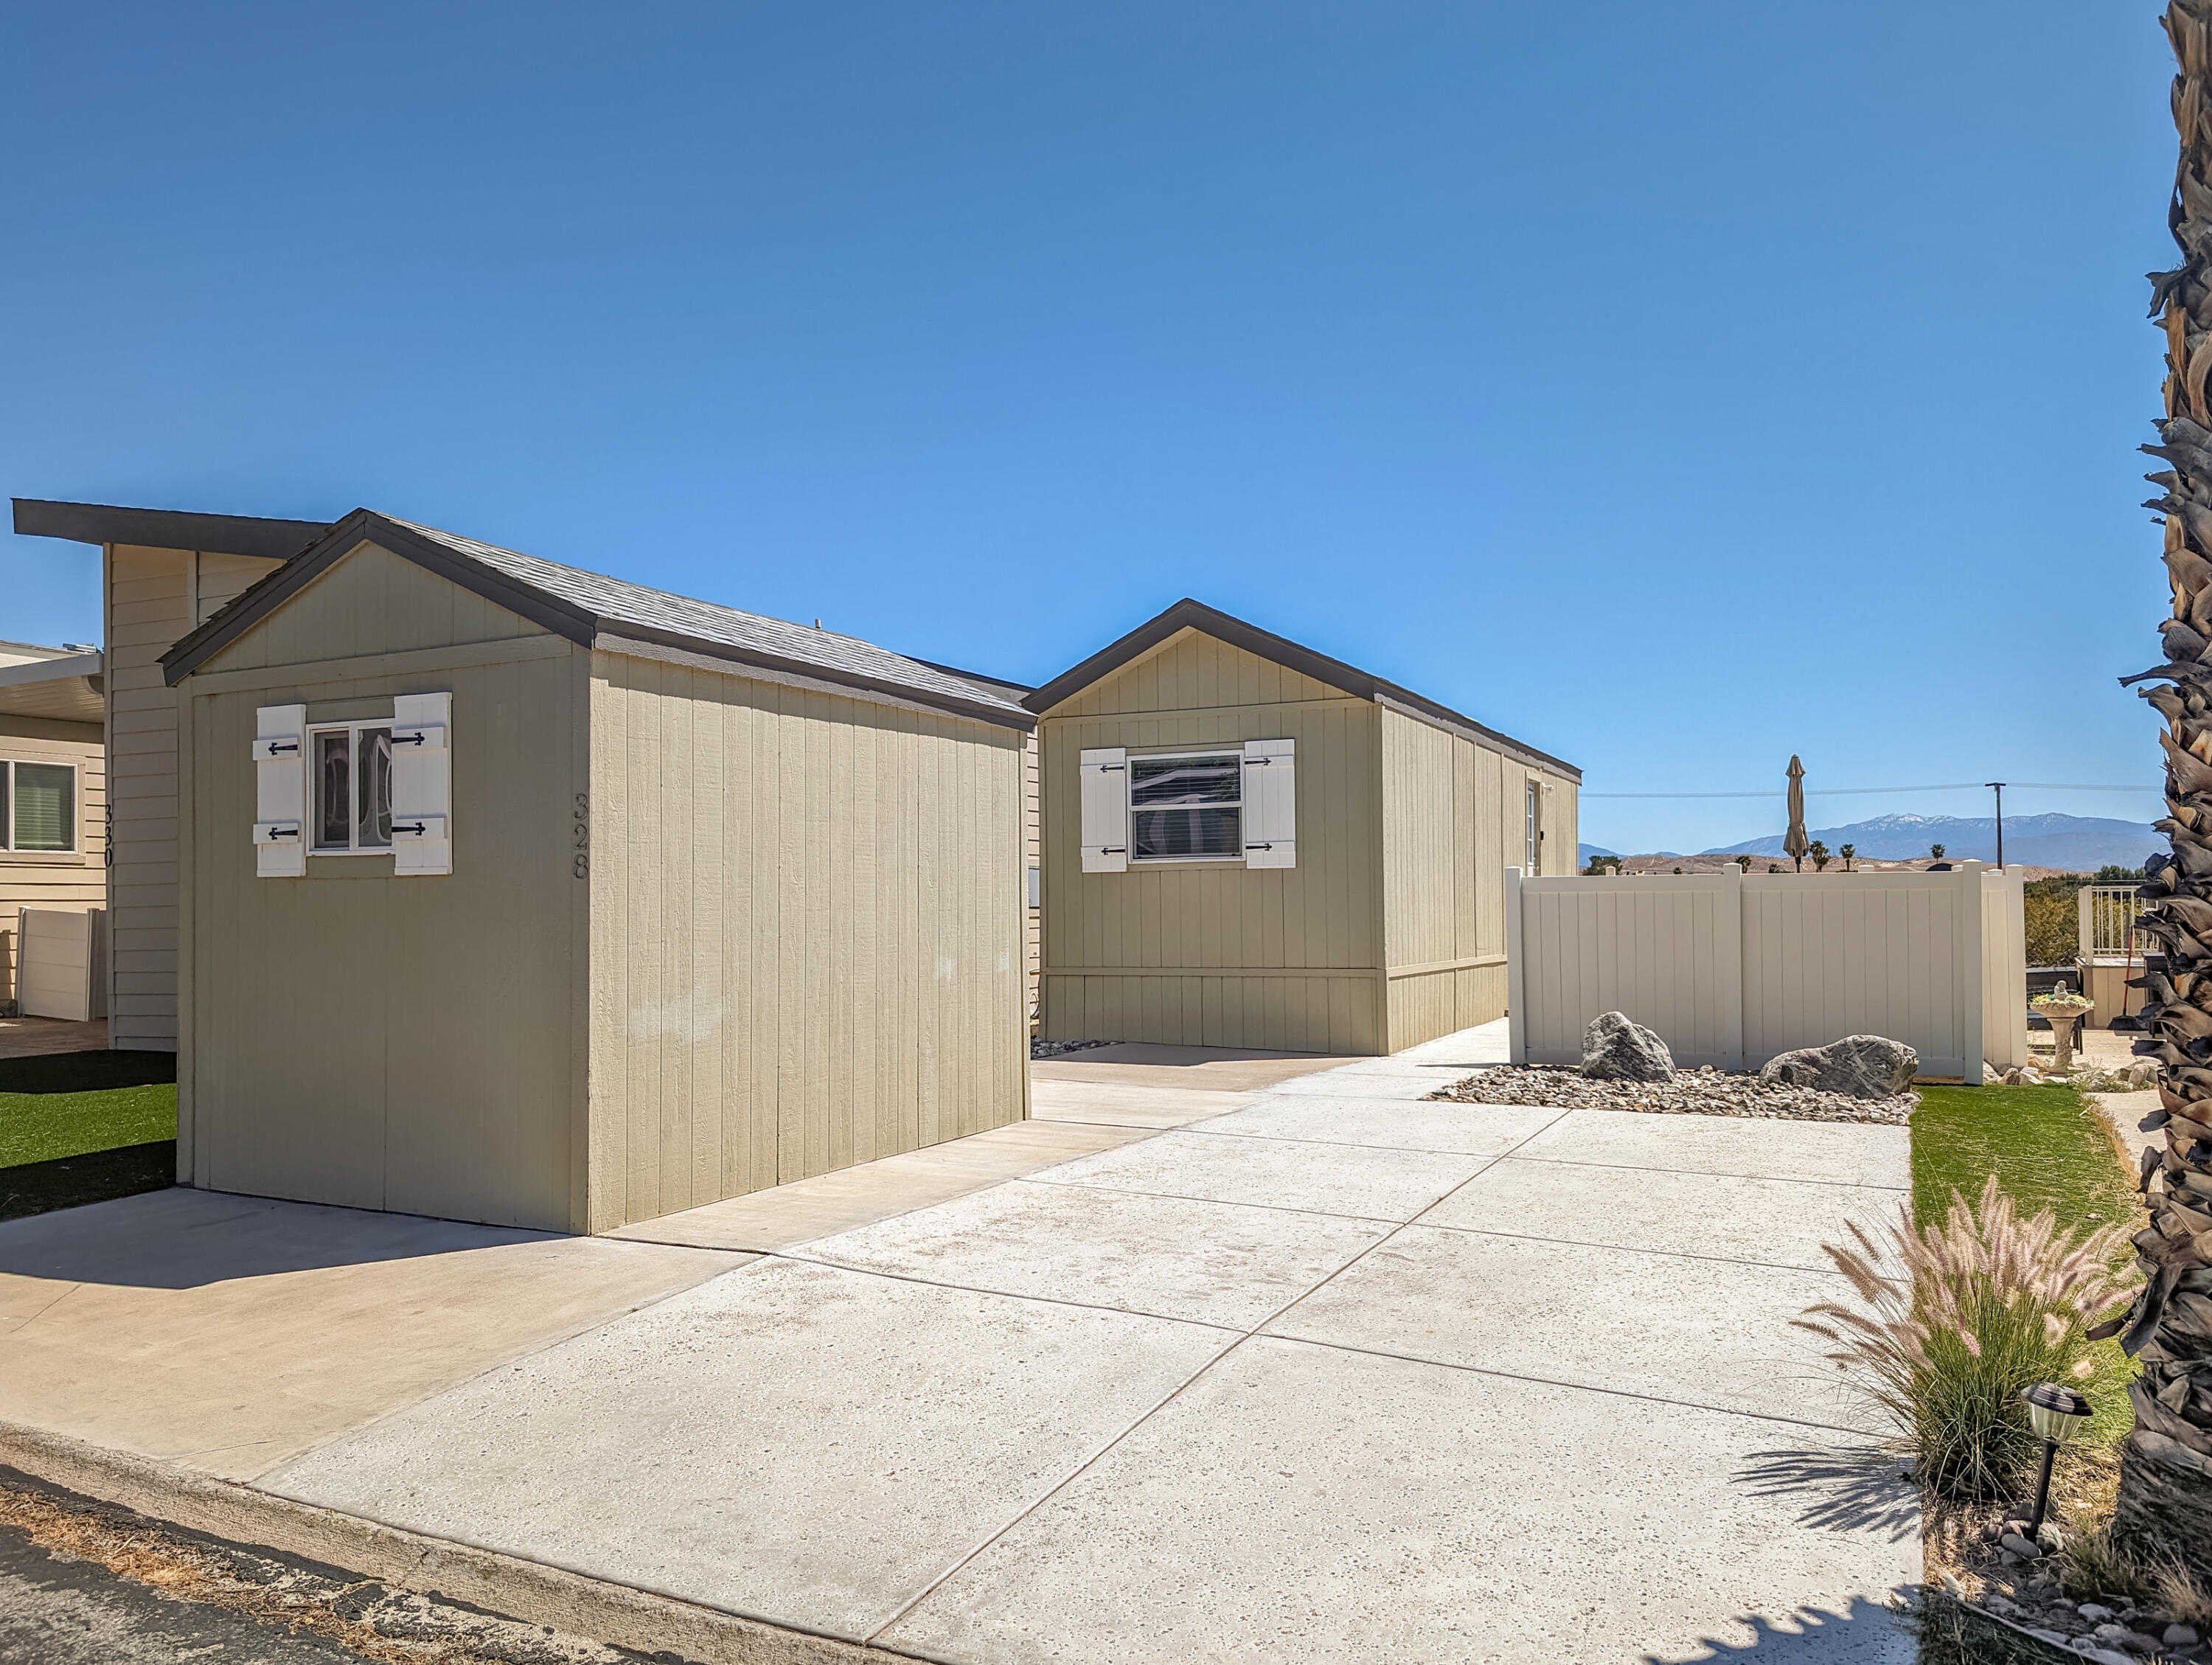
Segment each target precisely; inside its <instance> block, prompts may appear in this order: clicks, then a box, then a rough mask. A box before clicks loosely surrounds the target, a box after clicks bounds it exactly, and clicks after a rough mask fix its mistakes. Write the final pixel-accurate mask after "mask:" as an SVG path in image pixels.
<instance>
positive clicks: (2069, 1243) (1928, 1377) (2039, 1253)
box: [1795, 1175, 2132, 1500]
mask: <svg viewBox="0 0 2212 1665" xmlns="http://www.w3.org/2000/svg"><path fill="white" fill-rule="evenodd" d="M1850 1234H1851V1237H1852V1239H1853V1241H1852V1243H1850V1244H1848V1245H1838V1244H1835V1243H1824V1244H1822V1245H1821V1247H1822V1249H1824V1250H1825V1251H1826V1254H1827V1255H1828V1258H1829V1259H1830V1260H1832V1261H1834V1262H1835V1265H1836V1269H1837V1270H1838V1271H1839V1272H1841V1273H1843V1274H1844V1277H1845V1278H1846V1279H1849V1280H1850V1285H1851V1287H1852V1289H1853V1290H1854V1291H1856V1292H1857V1296H1858V1304H1857V1306H1856V1307H1853V1306H1846V1305H1844V1304H1842V1303H1837V1302H1822V1303H1820V1304H1819V1305H1818V1306H1814V1307H1810V1308H1808V1309H1807V1310H1806V1312H1805V1314H1804V1316H1802V1317H1801V1318H1799V1319H1797V1320H1796V1321H1795V1322H1796V1324H1797V1325H1798V1327H1799V1328H1802V1329H1806V1330H1809V1331H1810V1332H1812V1333H1813V1334H1814V1335H1817V1336H1819V1337H1820V1338H1821V1339H1822V1340H1825V1341H1826V1342H1828V1343H1830V1344H1831V1347H1832V1351H1831V1352H1829V1353H1828V1355H1827V1356H1828V1358H1830V1359H1832V1361H1833V1362H1834V1363H1835V1364H1836V1367H1837V1369H1838V1370H1840V1371H1842V1372H1843V1373H1844V1376H1845V1377H1846V1379H1847V1380H1849V1381H1850V1382H1851V1383H1852V1384H1853V1385H1854V1386H1855V1387H1857V1389H1859V1390H1860V1391H1861V1392H1863V1393H1864V1394H1865V1395H1867V1397H1868V1398H1869V1399H1870V1400H1871V1401H1873V1402H1874V1403H1875V1404H1876V1405H1877V1406H1879V1407H1881V1410H1882V1412H1883V1413H1885V1415H1887V1418H1888V1419H1890V1420H1891V1421H1892V1422H1893V1424H1894V1425H1896V1427H1897V1430H1898V1431H1899V1434H1900V1435H1901V1436H1902V1437H1903V1438H1904V1440H1905V1442H1906V1443H1908V1444H1909V1445H1910V1446H1911V1449H1913V1450H1914V1451H1915V1452H1916V1453H1917V1459H1918V1465H1919V1472H1920V1475H1921V1478H1922V1480H1923V1481H1924V1482H1925V1484H1926V1485H1928V1486H1929V1487H1930V1488H1931V1489H1932V1490H1934V1491H1935V1492H1936V1494H1937V1495H1939V1496H1942V1497H1945V1498H1957V1499H1960V1500H1967V1499H1983V1500H1990V1499H1999V1498H2012V1497H2015V1496H2017V1495H2018V1494H2019V1492H2020V1490H2021V1486H2023V1485H2024V1484H2025V1483H2026V1482H2027V1480H2029V1479H2031V1478H2032V1476H2033V1466H2034V1463H2035V1461H2036V1459H2037V1457H2038V1455H2039V1451H2040V1447H2039V1443H2038V1442H2037V1440H2036V1438H2035V1436H2034V1434H2033V1431H2031V1430H2030V1429H2029V1427H2028V1423H2027V1407H2025V1406H2024V1405H2023V1404H2022V1403H2021V1398H2020V1392H2021V1389H2023V1388H2026V1387H2028V1386H2030V1385H2031V1384H2033V1383H2034V1382H2089V1381H2090V1380H2091V1379H2092V1378H2093V1377H2094V1376H2095V1375H2096V1373H2097V1364H2096V1360H2095V1358H2094V1355H2093V1351H2092V1346H2091V1343H2090V1342H2089V1340H2088V1339H2087V1337H2086V1336H2085V1335H2084V1334H2083V1333H2082V1332H2083V1329H2084V1327H2085V1326H2086V1325H2087V1323H2088V1322H2090V1321H2092V1320H2093V1319H2094V1318H2095V1317H2096V1316H2097V1315H2098V1314H2100V1313H2101V1312H2103V1311H2104V1310H2106V1309H2108V1308H2110V1307H2111V1306H2112V1305H2113V1304H2114V1303H2116V1302H2117V1301H2118V1300H2119V1298H2120V1297H2122V1296H2123V1295H2125V1294H2127V1293H2128V1292H2129V1291H2130V1289H2131V1287H2132V1274H2127V1273H2122V1272H2121V1271H2119V1270H2118V1269H2116V1267H2115V1262H2116V1261H2117V1260H2118V1256H2119V1253H2120V1250H2121V1249H2122V1248H2123V1246H2124V1243H2125V1241H2126V1232H2125V1228H2124V1227H2123V1226H2119V1225H2107V1226H2105V1227H2102V1228H2100V1229H2095V1230H2087V1231H2061V1230H2060V1229H2059V1226H2058V1218H2057V1214H2056V1212H2053V1211H2052V1210H2050V1209H2045V1210H2044V1211H2043V1212H2040V1213H2038V1214H2036V1215H2033V1217H2031V1218H2026V1219H2023V1218H2021V1216H2020V1212H2019V1210H2018V1209H2017V1208H2016V1207H2015V1205H2014V1203H2013V1200H2012V1199H2011V1198H2010V1197H2009V1196H2008V1195H2006V1194H2005V1193H2004V1191H2003V1190H2002V1188H2000V1187H1999V1186H1998V1184H1997V1181H1996V1176H1995V1175H1991V1176H1990V1178H1989V1180H1988V1182H1986V1183H1985V1184H1984V1186H1983V1188H1982V1194H1981V1200H1979V1201H1978V1202H1977V1203H1973V1204H1969V1203H1968V1202H1967V1201H1966V1199H1965V1198H1964V1197H1963V1196H1960V1194H1958V1193H1956V1192H1954V1193H1953V1194H1952V1198H1951V1207H1950V1212H1949V1214H1948V1217H1947V1218H1945V1220H1944V1222H1943V1224H1942V1225H1940V1226H1937V1225H1929V1226H1927V1227H1924V1228H1922V1227H1918V1226H1917V1225H1916V1224H1915V1223H1914V1220H1913V1217H1912V1210H1911V1206H1910V1205H1909V1204H1907V1205H1905V1206H1902V1207H1900V1209H1899V1217H1898V1219H1897V1221H1896V1223H1895V1224H1893V1225H1891V1226H1889V1227H1887V1229H1886V1230H1884V1231H1882V1232H1881V1236H1880V1238H1879V1240H1877V1238H1876V1237H1874V1236H1870V1235H1869V1233H1868V1232H1867V1231H1865V1230H1863V1228H1862V1227H1860V1226H1859V1225H1858V1224H1857V1222H1852V1223H1851V1224H1850Z"/></svg>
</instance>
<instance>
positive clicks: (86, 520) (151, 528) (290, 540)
mask: <svg viewBox="0 0 2212 1665" xmlns="http://www.w3.org/2000/svg"><path fill="white" fill-rule="evenodd" d="M14 502H15V531H16V532H17V534H18V535H20V536H21V537H24V538H68V539H69V540H70V542H72V543H77V544H143V545H145V546H147V547H149V548H152V549H157V550H201V551H203V552H204V553H206V554H210V555H252V556H259V557H260V558H261V559H263V560H264V561H289V560H290V559H291V558H292V556H295V555H297V554H299V552H300V551H301V550H304V549H306V548H307V545H308V544H312V543H313V542H314V541H315V539H317V538H319V537H321V536H322V535H323V533H324V532H325V531H327V530H328V523H326V522H325V521H321V520H264V519H263V518H262V517H260V516H259V515H254V514H195V513H191V512H189V511H187V510H185V509H173V508H124V507H120V506H119V505H117V504H114V503H58V502H54V501H51V500H49V499H47V498H44V497H18V498H15V500H14Z"/></svg>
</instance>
